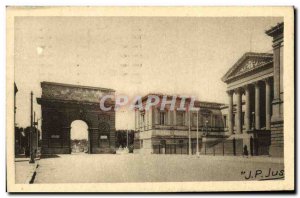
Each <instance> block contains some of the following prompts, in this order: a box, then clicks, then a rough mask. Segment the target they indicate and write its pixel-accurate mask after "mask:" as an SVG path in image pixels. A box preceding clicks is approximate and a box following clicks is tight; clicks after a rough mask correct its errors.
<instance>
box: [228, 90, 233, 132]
mask: <svg viewBox="0 0 300 198" xmlns="http://www.w3.org/2000/svg"><path fill="white" fill-rule="evenodd" d="M227 94H228V99H229V104H228V131H229V134H230V135H231V134H233V120H232V119H233V91H232V90H229V91H227Z"/></svg>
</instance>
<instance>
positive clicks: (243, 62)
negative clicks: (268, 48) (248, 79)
mask: <svg viewBox="0 0 300 198" xmlns="http://www.w3.org/2000/svg"><path fill="white" fill-rule="evenodd" d="M272 61H273V54H267V53H253V52H248V53H245V54H244V55H243V56H242V57H241V58H240V59H239V60H238V61H237V62H236V63H235V64H234V65H233V66H232V67H231V68H230V69H229V70H228V72H227V73H226V74H225V75H224V76H223V78H222V80H223V81H224V82H227V81H228V80H230V79H233V78H235V77H238V76H240V75H243V74H246V73H248V72H250V71H253V70H256V69H258V68H261V67H263V66H264V65H266V64H269V63H271V62H272Z"/></svg>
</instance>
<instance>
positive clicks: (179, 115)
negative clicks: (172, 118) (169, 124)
mask: <svg viewBox="0 0 300 198" xmlns="http://www.w3.org/2000/svg"><path fill="white" fill-rule="evenodd" d="M176 123H177V125H178V126H183V125H184V123H185V122H184V112H183V111H178V112H177V114H176Z"/></svg>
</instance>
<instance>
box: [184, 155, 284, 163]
mask: <svg viewBox="0 0 300 198" xmlns="http://www.w3.org/2000/svg"><path fill="white" fill-rule="evenodd" d="M187 156H188V155H187ZM190 157H193V158H199V159H203V160H205V159H212V160H224V161H244V162H261V163H277V164H283V163H284V158H280V157H269V156H248V157H243V156H226V155H225V156H222V155H216V156H213V155H200V156H199V157H197V156H196V155H192V156H190Z"/></svg>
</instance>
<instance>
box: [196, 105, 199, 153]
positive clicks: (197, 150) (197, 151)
mask: <svg viewBox="0 0 300 198" xmlns="http://www.w3.org/2000/svg"><path fill="white" fill-rule="evenodd" d="M196 153H197V156H199V110H197V149H196Z"/></svg>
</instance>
